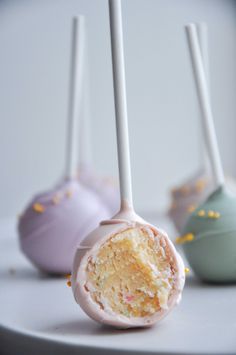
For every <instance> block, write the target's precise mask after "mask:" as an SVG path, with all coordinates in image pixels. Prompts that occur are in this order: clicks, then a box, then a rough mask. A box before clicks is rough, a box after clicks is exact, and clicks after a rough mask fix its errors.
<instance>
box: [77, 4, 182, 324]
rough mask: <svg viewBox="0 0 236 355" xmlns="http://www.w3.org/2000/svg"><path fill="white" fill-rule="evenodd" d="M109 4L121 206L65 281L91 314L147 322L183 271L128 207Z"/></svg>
mask: <svg viewBox="0 0 236 355" xmlns="http://www.w3.org/2000/svg"><path fill="white" fill-rule="evenodd" d="M109 10H110V11H109V13H110V27H111V46H112V63H113V77H114V94H115V109H116V127H117V147H118V162H119V179H120V197H121V207H120V212H119V213H118V214H117V215H115V216H114V217H113V218H112V219H110V220H106V221H103V222H101V223H100V226H99V227H98V228H96V229H95V230H94V231H93V232H91V233H90V234H89V235H88V236H87V237H86V238H85V239H84V240H83V241H82V242H81V243H80V246H79V247H78V249H77V252H76V254H75V258H74V265H73V273H72V280H71V281H72V289H73V293H74V297H75V300H76V302H78V303H79V304H80V306H81V307H82V308H83V310H84V311H85V312H86V313H87V314H88V315H89V316H90V317H91V318H93V319H94V320H96V321H98V322H100V323H105V324H109V325H113V326H115V327H119V328H130V327H148V326H151V325H153V324H154V323H156V322H157V321H159V320H161V319H162V318H163V317H164V316H166V315H167V314H168V313H169V312H170V311H171V310H172V308H173V307H174V306H175V304H176V303H178V302H179V300H180V298H181V292H182V289H183V286H184V280H185V274H184V266H183V262H182V259H181V258H180V256H179V254H178V253H177V252H176V250H175V248H174V246H173V244H172V243H171V241H170V240H169V238H168V236H167V234H166V233H165V232H164V231H162V230H160V229H158V228H156V227H154V226H153V225H151V224H149V223H148V222H146V221H144V220H143V219H142V218H141V217H139V216H138V215H137V214H136V213H135V212H134V209H133V202H132V189H131V172H130V156H129V138H128V122H127V106H126V89H125V72H124V57H123V39H122V19H121V3H120V0H110V1H109Z"/></svg>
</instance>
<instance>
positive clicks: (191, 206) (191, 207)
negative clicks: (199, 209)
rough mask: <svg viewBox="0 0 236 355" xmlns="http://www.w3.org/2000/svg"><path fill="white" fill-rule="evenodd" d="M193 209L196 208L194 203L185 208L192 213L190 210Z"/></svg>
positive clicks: (192, 210)
mask: <svg viewBox="0 0 236 355" xmlns="http://www.w3.org/2000/svg"><path fill="white" fill-rule="evenodd" d="M195 209H196V206H195V205H190V206H188V208H187V212H189V213H192V212H194V211H195Z"/></svg>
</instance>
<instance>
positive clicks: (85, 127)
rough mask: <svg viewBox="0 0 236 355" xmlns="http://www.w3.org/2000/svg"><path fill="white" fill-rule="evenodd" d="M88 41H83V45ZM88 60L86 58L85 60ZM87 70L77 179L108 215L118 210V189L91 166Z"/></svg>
mask: <svg viewBox="0 0 236 355" xmlns="http://www.w3.org/2000/svg"><path fill="white" fill-rule="evenodd" d="M87 42H88V41H85V46H86V44H87ZM86 54H88V48H85V55H86ZM85 62H88V60H85ZM89 81H90V80H89V71H88V66H87V65H86V66H85V70H84V75H83V87H84V90H83V92H84V94H83V105H82V109H83V112H82V114H81V115H80V120H79V124H80V127H79V161H78V179H79V182H81V183H83V184H84V185H85V186H86V187H87V188H88V189H89V190H92V191H93V192H95V193H96V194H97V195H98V197H99V198H100V199H101V200H102V201H103V202H104V204H105V206H106V208H107V209H108V210H109V212H110V217H111V216H113V215H114V214H115V213H116V212H118V210H119V189H118V184H117V183H116V181H115V179H113V178H112V177H109V176H100V175H99V174H98V173H97V172H96V170H95V169H94V168H93V159H92V144H91V127H90V125H91V122H90V110H89V108H90V104H89V97H90V94H89Z"/></svg>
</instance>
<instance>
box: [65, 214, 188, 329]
mask: <svg viewBox="0 0 236 355" xmlns="http://www.w3.org/2000/svg"><path fill="white" fill-rule="evenodd" d="M140 225H148V226H150V227H151V228H152V229H155V230H156V232H157V233H158V234H159V235H161V236H162V237H163V238H164V239H165V241H166V243H167V244H168V246H169V248H170V251H171V254H172V257H173V260H174V264H175V266H176V269H177V274H176V279H175V285H174V291H173V293H172V295H171V296H170V298H169V301H168V309H162V310H161V311H159V312H156V313H155V314H154V315H153V316H151V317H143V318H141V317H137V318H135V317H131V318H128V317H125V316H123V315H118V314H115V313H114V312H112V311H110V312H107V311H105V310H102V309H101V308H100V307H99V305H98V304H96V303H95V302H94V301H93V300H92V298H91V296H90V293H89V292H88V291H87V290H86V288H85V287H84V286H85V283H86V267H87V262H88V258H89V257H90V256H92V255H94V254H96V253H97V251H98V250H99V248H100V246H101V245H102V244H103V243H104V242H105V241H106V240H107V239H109V238H110V237H111V236H112V235H114V234H116V233H118V232H121V231H122V230H125V229H127V227H135V226H140ZM71 281H72V290H73V293H74V297H75V300H76V302H77V303H78V304H79V305H80V306H81V307H82V309H83V310H84V311H85V312H86V313H87V314H88V315H89V316H90V317H91V318H92V319H94V320H95V321H97V322H100V323H104V324H109V325H112V326H115V327H118V328H133V327H150V326H151V325H153V324H155V323H156V322H158V321H160V320H161V319H162V318H164V317H165V316H166V315H167V314H168V313H169V312H170V311H171V310H172V309H173V307H174V306H175V305H176V304H178V303H179V301H180V299H181V293H182V289H183V287H184V282H185V271H184V265H183V261H182V259H181V257H180V255H179V254H178V253H177V251H176V250H175V248H174V246H173V244H172V242H171V241H170V240H169V238H168V236H167V235H166V233H165V232H164V231H162V230H160V229H157V228H155V227H154V226H151V225H150V224H148V223H147V222H145V221H144V220H143V219H142V218H140V217H139V216H137V215H136V214H135V213H134V212H132V211H129V212H127V213H124V212H122V213H119V214H118V215H116V216H115V217H114V218H112V219H111V220H109V221H105V222H102V223H101V224H100V226H99V227H98V228H96V229H95V230H94V231H93V232H91V233H90V234H89V235H88V236H87V237H86V238H85V239H84V240H83V241H82V242H81V243H80V246H79V247H78V249H77V251H76V254H75V258H74V264H73V272H72V280H71Z"/></svg>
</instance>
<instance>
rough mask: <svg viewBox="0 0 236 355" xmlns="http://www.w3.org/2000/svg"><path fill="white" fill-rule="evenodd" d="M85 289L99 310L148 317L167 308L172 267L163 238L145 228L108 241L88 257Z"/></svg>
mask: <svg viewBox="0 0 236 355" xmlns="http://www.w3.org/2000/svg"><path fill="white" fill-rule="evenodd" d="M86 272H87V282H86V285H85V289H86V290H87V291H88V292H90V295H91V297H92V299H93V301H94V302H96V303H97V304H98V305H99V306H100V307H101V308H102V309H105V310H110V311H112V312H114V313H116V314H120V315H124V316H126V317H150V316H152V315H153V314H154V313H156V312H158V311H160V310H161V309H167V308H168V300H169V297H170V295H171V294H172V292H173V287H174V279H175V272H176V271H175V266H174V263H173V260H172V257H171V253H170V250H169V247H168V245H167V244H166V241H165V239H164V237H163V236H161V235H158V234H157V232H156V230H152V228H151V227H148V226H139V227H135V228H128V229H126V230H125V231H122V232H119V233H117V234H115V235H113V236H112V237H110V238H109V239H108V240H107V241H106V242H105V243H104V244H103V245H102V246H101V247H100V248H99V250H98V252H97V254H96V255H94V256H91V257H89V259H88V264H87V270H86Z"/></svg>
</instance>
